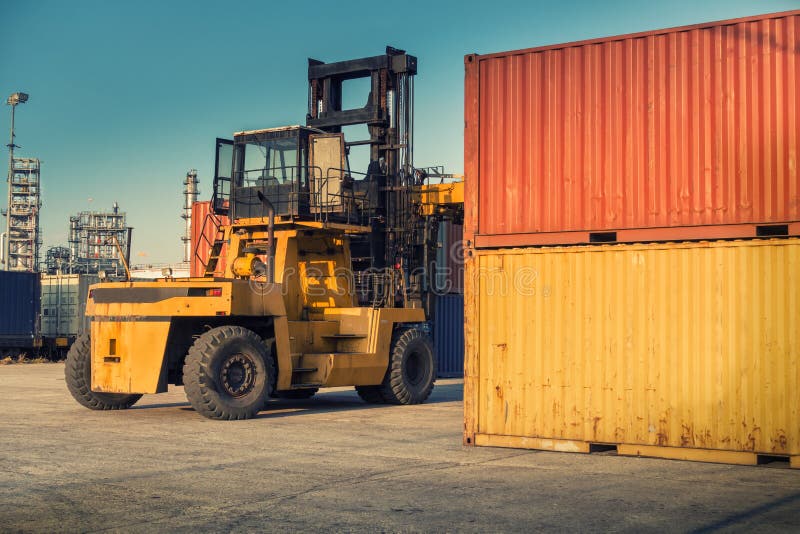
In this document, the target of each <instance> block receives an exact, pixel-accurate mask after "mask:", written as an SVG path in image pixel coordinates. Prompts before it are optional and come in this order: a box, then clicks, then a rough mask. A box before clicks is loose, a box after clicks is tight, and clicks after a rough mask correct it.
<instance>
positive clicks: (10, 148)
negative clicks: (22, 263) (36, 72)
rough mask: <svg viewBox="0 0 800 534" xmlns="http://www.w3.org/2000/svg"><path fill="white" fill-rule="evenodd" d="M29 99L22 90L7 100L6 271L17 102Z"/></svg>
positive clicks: (4, 255) (9, 239)
mask: <svg viewBox="0 0 800 534" xmlns="http://www.w3.org/2000/svg"><path fill="white" fill-rule="evenodd" d="M27 101H28V95H27V93H21V92H16V93H14V94H13V95H11V96H9V97H8V99H7V100H6V104H8V105H9V106H11V140H10V141H9V143H8V179H7V181H8V204H7V206H8V207H7V209H6V242H5V246H4V247H3V261H4V262H5V269H6V271H10V270H11V259H10V258H9V255H10V253H11V245H10V242H11V182H12V181H13V179H14V149H15V148H18V147H17V145H16V144H14V111H15V110H16V108H17V104H24V103H25V102H27Z"/></svg>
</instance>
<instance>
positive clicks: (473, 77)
mask: <svg viewBox="0 0 800 534" xmlns="http://www.w3.org/2000/svg"><path fill="white" fill-rule="evenodd" d="M465 67H466V77H465V84H466V85H465V121H466V122H465V172H466V176H467V183H466V189H465V195H466V204H467V206H468V207H467V214H466V222H465V224H466V229H465V232H466V235H465V237H466V239H468V240H472V239H474V240H475V243H476V245H477V246H479V247H500V246H520V245H527V244H554V243H555V244H558V243H571V242H576V240H577V241H581V240H585V239H584V238H583V237H580V236H575V235H552V236H550V237H548V234H561V233H565V232H576V231H580V232H610V231H616V230H624V229H648V228H687V227H693V226H708V225H717V226H720V227H722V228H723V229H724V227H725V225H735V224H739V225H742V224H752V225H761V224H774V223H787V222H796V221H800V175H799V174H798V158H800V153H799V151H800V146H798V138H800V11H793V12H788V13H779V14H773V15H763V16H759V17H751V18H747V19H739V20H733V21H723V22H716V23H708V24H704V25H698V26H692V27H685V28H675V29H669V30H662V31H654V32H649V33H642V34H635V35H629V36H618V37H611V38H607V39H597V40H593V41H584V42H578V43H569V44H566V45H556V46H549V47H542V48H534V49H529V50H519V51H513V52H503V53H498V54H490V55H484V56H481V55H469V56H466V58H465ZM798 229H800V226H798V225H794V226H792V227H791V231H793V232H796V231H798ZM735 230H736V232H741V231H747V228H744V227H742V228H735ZM728 233H730V232H728ZM509 236H516V237H515V238H514V239H512V240H509ZM709 236H713V237H730V236H729V235H726V234H720V235H716V234H714V233H712V234H707V235H706V237H709ZM738 236H739V237H744V236H749V234H742V233H739V234H738ZM676 238H679V237H676V236H674V235H670V236H668V237H666V239H676ZM635 239H636V238H632V239H631V240H635ZM656 239H660V238H656ZM617 240H620V241H622V240H627V239H617Z"/></svg>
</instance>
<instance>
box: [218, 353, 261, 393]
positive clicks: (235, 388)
mask: <svg viewBox="0 0 800 534" xmlns="http://www.w3.org/2000/svg"><path fill="white" fill-rule="evenodd" d="M219 381H220V383H221V384H222V388H223V389H224V390H225V393H227V394H228V395H230V396H231V397H234V398H238V397H243V396H245V395H247V394H248V393H249V392H250V391H251V390H252V389H253V386H254V385H255V382H256V365H255V362H254V361H253V359H252V358H250V357H249V356H247V355H245V354H241V353H239V354H233V355H231V356H229V357H228V358H227V359H226V360H225V361H224V362H223V364H222V367H221V368H220V371H219Z"/></svg>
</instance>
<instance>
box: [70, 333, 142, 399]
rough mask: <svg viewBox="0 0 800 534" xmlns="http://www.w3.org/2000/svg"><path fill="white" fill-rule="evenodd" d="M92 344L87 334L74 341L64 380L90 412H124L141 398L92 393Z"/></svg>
mask: <svg viewBox="0 0 800 534" xmlns="http://www.w3.org/2000/svg"><path fill="white" fill-rule="evenodd" d="M91 366H92V344H91V339H90V337H89V334H88V333H83V334H81V335H80V336H78V338H77V339H76V340H75V342H74V343H73V344H72V347H71V348H70V349H69V352H68V353H67V361H66V364H65V366H64V380H65V381H66V383H67V389H68V390H69V392H70V393H71V394H72V396H73V398H74V399H75V400H76V401H78V403H79V404H81V405H82V406H85V407H87V408H89V409H90V410H126V409H128V408H130V407H131V406H133V405H134V404H136V402H137V401H138V400H139V399H141V398H142V396H141V395H138V394H125V393H98V392H95V391H92V388H91V385H92V384H91V382H92V367H91Z"/></svg>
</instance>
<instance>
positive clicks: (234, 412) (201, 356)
mask: <svg viewBox="0 0 800 534" xmlns="http://www.w3.org/2000/svg"><path fill="white" fill-rule="evenodd" d="M234 337H243V338H246V339H248V340H250V341H251V342H252V343H253V344H254V345H255V346H261V347H263V348H264V355H263V358H262V359H263V362H264V367H265V369H266V372H267V376H266V377H265V380H266V384H267V392H268V393H269V391H270V390H271V389H272V383H273V379H272V377H274V375H275V371H274V369H275V367H274V364H273V361H272V358H271V357H269V354H268V352H267V350H268V349H267V347H266V346H265V344H264V340H263V339H262V338H261V337H259V336H258V335H257V334H256V333H255V332H253V331H251V330H248V329H246V328H243V327H241V326H220V327H217V328H213V329H211V330H209V331H208V332H205V333H204V334H202V335H201V336H200V337H198V338H197V339H196V340H195V342H194V344H192V346H191V348H190V349H189V353H188V354H187V355H186V360H185V362H184V365H183V385H184V392H185V393H186V398H187V399H188V400H189V403H190V404H191V405H192V407H193V408H194V409H195V411H197V412H198V413H200V414H201V415H203V416H204V417H208V418H209V419H224V420H241V419H250V418H252V417H254V416H255V415H256V414H257V413H258V412H259V411H260V410H261V409H262V408H263V407H264V403H265V402H266V399H267V396H268V394H267V395H264V398H263V399H262V403H261V404H260V405H257V406H255V407H254V408H252V409H243V408H234V407H230V406H225V405H224V404H223V403H219V402H218V401H217V400H216V399H215V398H214V396H213V395H212V393H213V391H214V390H213V387H214V384H213V383H207V377H208V375H207V373H206V371H207V370H208V369H210V367H211V363H212V362H211V360H212V356H213V354H214V352H215V351H216V350H217V348H218V347H219V345H220V344H221V343H222V342H223V341H225V340H227V339H230V338H234Z"/></svg>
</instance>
